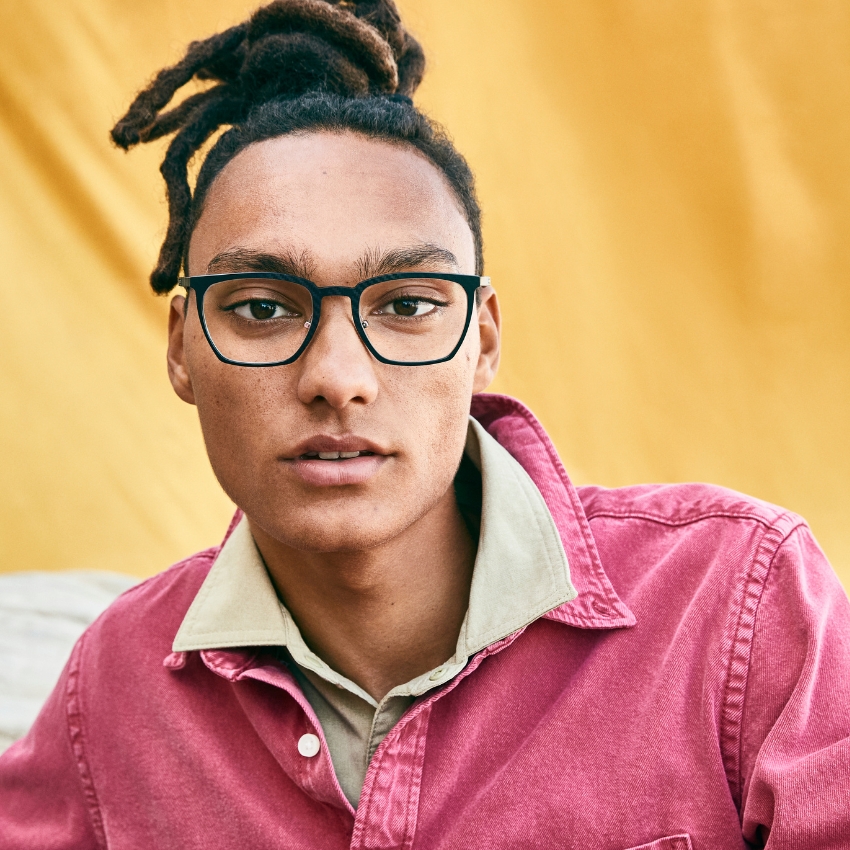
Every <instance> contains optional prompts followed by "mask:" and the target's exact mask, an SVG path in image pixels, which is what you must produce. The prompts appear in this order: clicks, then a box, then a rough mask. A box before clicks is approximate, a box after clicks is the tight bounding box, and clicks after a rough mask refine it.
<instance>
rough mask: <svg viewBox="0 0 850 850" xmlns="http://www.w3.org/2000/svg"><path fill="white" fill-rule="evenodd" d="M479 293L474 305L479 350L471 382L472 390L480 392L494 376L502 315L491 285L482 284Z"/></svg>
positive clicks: (497, 360)
mask: <svg viewBox="0 0 850 850" xmlns="http://www.w3.org/2000/svg"><path fill="white" fill-rule="evenodd" d="M478 291H479V292H480V293H481V296H480V301H479V303H478V305H477V307H476V311H475V312H476V315H477V317H478V336H479V339H480V341H481V350H480V353H479V355H478V366H477V367H476V369H475V379H474V380H473V382H472V392H474V393H480V392H483V391H484V390H486V389H487V387H488V386H489V385H490V383H491V382H492V380H493V378H495V377H496V370H497V369H498V368H499V355H500V354H501V332H502V316H501V313H500V312H499V299H498V298H497V297H496V290H495V289H493V287H492V286H484V287H482V288H481V289H479V290H478Z"/></svg>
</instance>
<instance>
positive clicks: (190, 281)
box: [177, 272, 490, 368]
mask: <svg viewBox="0 0 850 850" xmlns="http://www.w3.org/2000/svg"><path fill="white" fill-rule="evenodd" d="M422 278H430V279H435V280H449V281H452V282H453V283H457V284H460V286H462V287H463V289H464V291H465V292H466V321H465V322H464V325H463V332H462V333H461V335H460V339H459V340H458V343H457V345H456V346H455V347H454V348H453V349H452V351H451V353H450V354H447V355H446V356H445V357H440V358H439V359H437V360H420V361H415V362H411V361H405V360H390V359H388V358H387V357H384V356H382V355H381V354H379V353H378V352H377V351H376V350H375V347H374V346H373V345H372V343H371V342H370V341H369V337H368V336H366V331H365V329H364V328H363V326H362V325H361V323H360V322H361V319H360V296H361V295H362V293H363V291H364V290H365V289H368V288H369V287H370V286H374V285H375V284H378V283H386V282H387V281H388V280H411V279H413V280H415V279H422ZM250 279H260V280H285V281H288V282H289V283H298V284H300V285H301V286H303V287H304V288H305V289H306V290H308V292H309V293H310V297H311V298H312V300H313V318H312V319H311V320H310V327H309V328H308V329H307V336H305V337H304V341H303V342H302V343H301V345H300V346H299V347H298V350H297V351H296V352H295V354H293V355H292V357H289V358H287V359H286V360H277V361H275V362H273V363H246V362H243V361H241V360H231V359H230V358H229V357H225V355H224V354H222V353H221V352H220V351H219V350H218V348H216V344H215V343H214V342H213V338H212V336H211V335H210V332H209V329H208V328H207V320H206V318H205V317H204V296H205V295H206V293H207V290H208V289H209V288H210V287H211V286H213V285H214V284H216V283H221V282H223V281H226V280H250ZM177 283H178V284H179V285H180V286H182V287H183V288H184V289H185V290H186V294H187V295H188V293H189V290H194V292H195V303H196V305H197V308H198V319H199V320H200V322H201V327H202V328H203V330H204V336H205V337H206V338H207V342H208V343H209V344H210V348H211V349H212V350H213V353H214V354H215V356H216V357H218V359H219V360H221V362H222V363H229V364H230V365H231V366H248V367H252V368H253V367H257V368H259V367H264V366H287V365H288V364H290V363H294V362H295V361H296V360H297V359H298V358H299V357H300V356H301V355H302V354H303V353H304V350H305V349H306V348H307V346H308V345H309V344H310V340H312V339H313V336H314V335H315V333H316V328H318V327H319V320H320V318H321V311H322V299H323V298H330V297H333V296H338V295H342V296H345V297H347V298H348V300H349V301H350V303H351V315H352V318H353V319H354V327H355V329H356V330H357V335H358V336H359V337H360V341H361V342H362V343H363V345H365V346H366V349H367V350H368V351H369V353H370V354H371V355H372V356H373V357H374V358H375V359H376V360H378V361H379V362H381V363H387V364H388V365H390V366H432V365H434V364H435V363H445V362H446V361H447V360H451V359H452V358H453V357H454V356H455V355H456V354H457V353H458V351H459V350H460V347H461V345H463V341H464V340H465V339H466V334H467V333H468V331H469V324H470V322H471V320H472V310H473V307H474V306H475V292H476V290H478V289H479V288H480V287H483V286H490V278H489V277H486V276H481V275H471V274H447V273H444V272H396V273H395V274H383V275H379V276H378V277H370V278H367V279H366V280H361V281H360V283H358V284H356V285H355V286H317V285H316V284H315V283H313V281H311V280H307V278H303V277H296V276H295V275H290V274H278V273H276V272H236V273H230V274H200V275H191V276H190V277H181V278H180V279H179V280H178V281H177Z"/></svg>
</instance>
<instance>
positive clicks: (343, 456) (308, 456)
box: [296, 451, 379, 462]
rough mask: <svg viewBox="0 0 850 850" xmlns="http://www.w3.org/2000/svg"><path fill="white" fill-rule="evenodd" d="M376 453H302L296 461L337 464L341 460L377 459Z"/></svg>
mask: <svg viewBox="0 0 850 850" xmlns="http://www.w3.org/2000/svg"><path fill="white" fill-rule="evenodd" d="M378 456H379V455H378V453H377V452H369V451H357V452H304V454H301V455H298V457H297V458H296V460H329V461H334V462H338V461H341V460H353V459H354V458H356V457H378Z"/></svg>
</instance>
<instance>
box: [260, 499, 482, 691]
mask: <svg viewBox="0 0 850 850" xmlns="http://www.w3.org/2000/svg"><path fill="white" fill-rule="evenodd" d="M249 524H250V527H251V532H252V534H253V535H254V539H255V541H256V543H257V546H258V548H259V550H260V553H261V554H262V556H263V560H264V561H265V563H266V567H267V568H268V571H269V574H270V575H271V578H272V581H273V582H274V584H275V587H276V588H277V591H278V593H279V594H280V596H281V598H282V599H283V600H284V602H285V603H286V606H287V608H288V609H289V611H290V613H291V614H292V617H293V619H294V620H295V622H296V623H297V625H298V628H299V629H300V630H301V634H302V636H303V638H304V641H305V642H306V644H307V645H308V646H309V647H310V649H311V650H312V651H313V652H315V653H316V654H317V655H318V656H319V657H320V658H322V659H323V660H324V661H325V662H326V663H327V664H329V665H330V666H331V667H333V668H334V669H335V670H337V671H338V672H339V673H342V675H343V676H346V677H347V678H349V679H351V681H353V682H355V683H356V684H358V685H359V686H360V687H361V688H363V690H365V691H366V692H367V693H368V694H370V695H371V696H372V697H373V698H374V699H375V700H376V701H380V700H381V699H382V698H383V697H384V696H385V695H386V694H387V693H388V692H389V691H391V690H392V689H393V688H394V687H396V686H397V685H401V684H403V683H405V682H408V681H410V680H411V679H413V678H415V677H416V676H419V675H421V674H422V673H425V672H427V671H428V670H431V669H433V668H434V667H437V666H439V665H440V664H442V663H443V662H444V661H446V660H447V659H449V658H450V657H451V656H452V655H453V654H454V651H455V648H456V646H457V638H458V634H459V633H460V627H461V625H462V623H463V618H464V616H465V615H466V610H467V607H468V605H469V588H470V584H471V582H472V567H473V563H474V561H475V544H474V543H473V541H472V539H471V538H470V535H469V532H468V531H467V528H466V525H465V523H464V521H463V518H462V517H461V515H460V512H459V510H458V507H457V503H456V500H455V495H454V488H453V487H450V488H449V490H448V492H447V493H446V495H445V496H444V497H443V499H442V500H441V501H440V502H439V503H438V504H437V505H436V506H435V507H434V508H433V509H432V510H431V511H429V512H428V513H427V514H426V515H425V516H423V517H421V518H420V519H419V520H418V521H417V522H415V523H413V525H411V526H410V527H409V528H407V529H406V530H405V531H404V532H402V533H401V534H400V535H398V536H397V537H395V538H393V539H392V540H391V541H389V542H387V543H386V544H384V545H382V546H378V547H375V548H373V549H369V550H366V551H361V552H320V553H315V552H302V551H298V550H295V549H292V548H291V547H288V546H286V545H285V544H283V543H281V542H280V541H278V540H275V539H274V538H271V537H269V536H268V535H266V534H265V533H264V532H263V531H262V529H260V528H258V527H256V526H255V525H254V524H253V523H250V520H249Z"/></svg>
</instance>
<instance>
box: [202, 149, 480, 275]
mask: <svg viewBox="0 0 850 850" xmlns="http://www.w3.org/2000/svg"><path fill="white" fill-rule="evenodd" d="M416 244H429V245H436V246H439V247H442V248H446V249H447V250H449V251H451V252H452V253H453V254H454V255H455V256H456V257H457V258H458V260H459V263H460V266H461V267H462V271H466V272H472V271H473V268H474V265H475V261H474V246H473V241H472V234H471V232H470V229H469V226H468V224H467V223H466V219H465V218H464V215H463V213H462V212H461V209H460V205H459V202H458V200H457V198H456V196H455V194H454V192H453V190H452V188H451V186H450V185H449V183H448V181H447V180H446V178H445V177H444V175H443V174H442V173H441V172H440V171H439V170H438V169H437V167H436V166H434V165H433V164H432V163H431V162H430V161H429V160H427V159H426V158H425V157H424V156H423V155H421V154H420V153H419V152H418V151H416V150H415V149H414V148H412V147H411V146H409V145H403V144H395V143H391V142H384V141H380V140H375V139H369V138H365V137H363V136H360V135H357V134H355V133H349V132H343V133H325V132H323V133H305V134H299V135H289V136H282V137H279V138H276V139H270V140H268V141H263V142H258V143H256V144H253V145H251V146H249V147H248V148H246V149H245V150H244V151H242V152H241V153H239V154H238V155H237V156H236V157H234V159H233V160H232V161H231V162H230V163H228V164H227V165H226V166H225V168H224V169H223V170H222V172H221V173H220V174H219V175H218V177H217V178H216V180H215V182H214V183H213V185H212V186H211V188H210V190H209V192H208V194H207V197H206V199H205V202H204V209H203V213H202V214H201V217H200V219H199V221H198V224H197V226H196V228H195V231H194V233H193V235H192V240H191V243H190V249H189V266H190V271H191V273H192V274H201V273H203V272H204V271H206V266H207V264H208V263H209V261H210V260H211V259H212V258H213V257H214V256H216V255H217V254H219V253H221V252H224V251H232V250H234V249H249V250H256V251H264V252H272V253H274V252H281V251H282V252H286V253H288V254H291V253H292V252H293V251H295V252H305V253H307V254H309V255H310V256H311V257H312V258H313V260H314V261H315V264H316V266H317V267H318V269H319V270H321V269H323V268H324V267H327V270H328V271H329V272H330V273H335V272H337V271H340V270H341V268H342V267H347V266H352V267H353V266H354V265H355V264H356V263H357V262H358V260H359V259H360V258H361V257H362V256H363V254H364V251H367V252H368V251H375V250H387V249H390V250H391V249H393V248H396V247H409V246H412V245H416Z"/></svg>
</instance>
